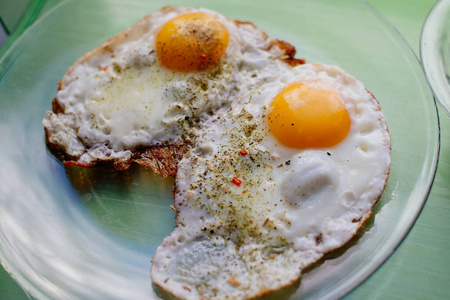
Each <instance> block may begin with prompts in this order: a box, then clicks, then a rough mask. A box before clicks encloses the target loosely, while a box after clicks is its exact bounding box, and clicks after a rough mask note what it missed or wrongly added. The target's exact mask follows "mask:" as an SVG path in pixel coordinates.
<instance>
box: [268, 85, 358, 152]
mask: <svg viewBox="0 0 450 300" xmlns="http://www.w3.org/2000/svg"><path fill="white" fill-rule="evenodd" d="M271 106H272V111H271V112H270V113H269V115H268V117H269V128H270V131H271V132H272V134H273V135H274V136H275V137H276V138H277V139H278V141H279V142H280V143H281V144H283V145H285V146H288V147H291V148H297V149H305V148H321V147H331V146H334V145H336V144H338V143H339V142H340V141H342V140H343V139H344V138H345V137H346V135H347V133H348V131H349V130H350V117H349V115H348V111H347V109H346V108H345V106H344V104H343V103H342V101H341V99H340V98H339V96H338V94H337V93H336V92H333V91H328V90H322V89H318V88H315V87H312V86H309V85H306V84H302V83H294V84H291V85H289V86H287V87H285V88H284V89H283V90H282V91H281V92H280V93H279V94H278V95H277V96H276V97H275V99H274V100H273V102H272V105H271Z"/></svg>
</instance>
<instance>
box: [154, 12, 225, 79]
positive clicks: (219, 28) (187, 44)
mask: <svg viewBox="0 0 450 300" xmlns="http://www.w3.org/2000/svg"><path fill="white" fill-rule="evenodd" d="M228 41H229V33H228V31H227V29H226V28H225V27H224V26H223V25H222V24H221V23H219V22H218V21H217V20H216V19H215V18H214V17H212V16H210V15H207V14H204V13H189V14H184V15H180V16H178V17H176V18H174V19H172V20H170V21H169V22H167V23H166V24H164V26H163V27H162V28H161V31H160V32H159V33H158V35H157V36H156V51H157V53H158V57H159V59H160V60H161V61H162V63H163V64H164V65H165V66H166V67H168V68H169V69H172V70H176V71H199V70H203V69H206V68H207V67H209V66H212V65H214V64H216V63H217V62H218V61H219V60H220V58H221V57H222V55H223V54H224V53H225V50H226V49H227V46H228Z"/></svg>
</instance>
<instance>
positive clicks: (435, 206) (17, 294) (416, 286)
mask: <svg viewBox="0 0 450 300" xmlns="http://www.w3.org/2000/svg"><path fill="white" fill-rule="evenodd" d="M368 2H369V3H370V4H371V5H373V6H374V7H375V8H376V9H378V10H379V11H380V12H381V13H383V14H384V15H385V16H386V18H387V19H388V20H389V21H390V22H392V23H393V25H394V26H395V27H396V28H397V29H398V30H399V31H400V33H401V34H402V35H403V36H404V37H405V39H406V41H407V42H408V43H409V44H410V45H411V47H412V49H413V50H414V52H415V53H416V55H418V56H419V41H420V32H421V28H422V25H423V22H424V20H425V18H426V16H427V14H428V12H429V11H430V9H431V8H432V6H433V5H434V3H435V2H436V1H435V0H409V1H405V0H368ZM55 3H57V0H48V1H46V2H45V3H44V5H43V7H42V10H41V13H40V15H42V14H43V13H44V12H45V11H47V10H48V9H50V8H51V7H52V6H53V5H54V4H55ZM38 18H39V16H38ZM439 117H440V122H441V152H440V161H439V167H438V170H437V174H436V178H435V182H434V185H433V188H432V190H431V194H430V196H429V198H428V201H427V203H426V205H425V208H424V209H423V211H422V213H421V215H420V217H419V219H418V220H417V222H416V223H415V225H414V227H413V228H412V230H411V232H410V233H409V235H408V236H407V238H406V239H405V240H404V242H403V243H402V244H401V245H400V247H399V248H398V249H397V250H396V251H395V253H394V254H393V255H392V256H391V257H390V258H389V259H388V260H387V261H386V262H385V263H384V264H383V265H382V266H381V267H380V268H379V269H378V270H377V271H376V272H375V273H374V274H373V275H372V276H371V277H370V278H369V279H368V280H366V281H365V282H364V283H363V284H362V285H360V286H359V287H358V288H356V289H355V290H354V291H352V292H351V293H350V294H348V295H347V296H346V297H345V298H346V299H447V298H450V284H449V283H450V255H448V254H449V250H448V249H449V248H450V118H449V117H448V116H447V115H446V114H445V113H444V112H443V111H442V110H441V109H439ZM0 299H28V297H27V295H26V293H25V292H24V291H23V290H22V289H21V287H20V286H19V285H17V283H15V281H14V280H13V279H12V278H11V277H10V276H9V275H8V273H7V272H6V271H4V270H3V269H2V268H0Z"/></svg>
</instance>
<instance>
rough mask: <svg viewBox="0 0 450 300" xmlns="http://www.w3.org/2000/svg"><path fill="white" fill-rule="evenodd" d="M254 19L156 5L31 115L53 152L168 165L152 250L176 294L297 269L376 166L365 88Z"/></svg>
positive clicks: (323, 246) (376, 179) (232, 289)
mask: <svg viewBox="0 0 450 300" xmlns="http://www.w3.org/2000/svg"><path fill="white" fill-rule="evenodd" d="M294 55H295V48H294V47H293V46H291V45H290V44H288V43H286V42H283V41H278V40H274V41H270V40H268V38H267V35H266V34H265V33H264V32H262V31H260V30H258V29H257V28H256V27H255V26H254V25H252V24H250V23H246V22H240V21H235V20H231V19H228V18H226V17H224V16H222V15H220V14H218V13H216V12H212V11H210V10H206V9H194V8H182V7H172V6H171V7H165V8H163V9H162V10H161V11H159V12H156V13H154V14H151V15H149V16H147V17H145V18H144V19H143V20H142V21H140V22H138V23H136V24H135V25H134V26H133V27H131V28H130V29H128V30H126V31H125V32H123V33H121V34H119V35H117V36H116V37H114V38H112V39H111V40H109V41H108V42H107V43H105V44H104V45H102V46H101V47H99V48H97V49H95V50H93V51H91V52H89V53H87V54H86V55H84V56H83V57H82V58H80V59H79V60H78V61H77V62H76V63H75V64H74V65H73V66H72V67H71V68H70V69H69V70H68V71H67V73H66V74H65V75H64V77H63V79H62V80H61V82H60V86H59V91H58V94H57V96H56V98H55V100H54V101H53V111H52V112H49V113H48V114H47V115H46V117H45V119H44V121H43V123H44V126H45V130H46V139H47V145H48V146H49V148H50V149H51V150H52V151H53V153H55V154H56V155H57V156H58V157H60V158H61V159H62V160H63V162H64V163H65V165H78V166H94V165H96V164H98V163H107V162H112V163H114V166H115V167H116V168H117V169H126V168H128V167H129V165H130V164H131V163H132V162H136V163H138V164H141V165H143V166H147V167H150V168H152V169H153V170H154V171H155V172H156V173H158V174H160V175H162V176H164V177H166V176H174V177H176V179H175V187H174V198H175V204H174V209H175V210H176V222H177V226H176V228H175V229H174V231H173V232H172V233H171V234H170V235H169V236H168V237H166V238H165V239H164V241H163V242H162V244H161V245H160V246H159V247H158V249H157V250H156V253H155V255H154V257H153V259H152V269H151V278H152V281H153V283H154V284H155V285H156V286H158V287H160V288H161V289H163V290H165V291H166V292H168V293H169V294H171V295H173V296H175V297H177V298H180V299H253V298H255V297H259V296H263V295H266V294H269V293H272V292H275V291H278V290H280V289H283V288H285V287H288V286H290V285H291V284H293V283H294V282H298V280H299V278H300V277H301V274H302V271H304V270H305V268H306V267H308V266H310V265H312V264H313V263H315V262H317V261H318V260H320V259H321V258H322V257H323V256H324V255H325V254H326V253H328V252H330V251H333V250H335V249H338V248H340V247H342V246H343V245H344V244H345V243H347V242H348V241H349V240H350V239H351V238H352V237H353V236H355V234H356V232H357V231H358V230H359V229H360V228H361V227H362V226H363V225H364V223H365V222H366V221H367V219H368V218H369V217H370V215H371V214H372V208H373V206H374V205H375V204H376V202H377V201H378V199H379V198H380V196H381V194H382V192H383V190H384V188H385V185H386V182H387V179H388V176H389V168H390V137H389V132H388V129H387V126H386V121H385V118H384V116H383V114H382V112H381V108H380V105H379V103H378V102H377V100H376V99H375V98H374V96H373V95H372V94H371V93H370V92H368V91H367V90H366V89H365V87H364V85H363V84H362V83H361V82H359V81H358V80H357V79H356V78H354V77H353V76H351V75H349V74H348V73H346V72H345V71H343V70H341V69H340V68H338V67H335V66H329V65H325V64H320V63H313V64H306V63H305V62H304V61H303V60H301V59H296V58H295V57H294Z"/></svg>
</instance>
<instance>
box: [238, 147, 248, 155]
mask: <svg viewBox="0 0 450 300" xmlns="http://www.w3.org/2000/svg"><path fill="white" fill-rule="evenodd" d="M239 154H240V155H247V154H248V152H247V150H245V148H244V149H242V150H241V151H239Z"/></svg>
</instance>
